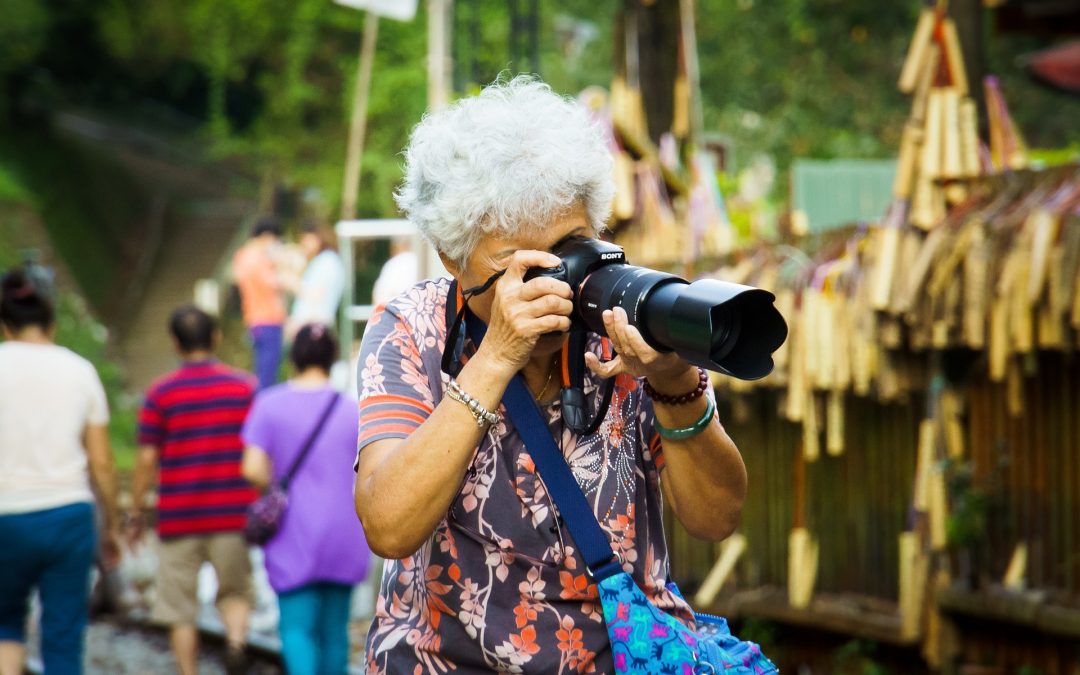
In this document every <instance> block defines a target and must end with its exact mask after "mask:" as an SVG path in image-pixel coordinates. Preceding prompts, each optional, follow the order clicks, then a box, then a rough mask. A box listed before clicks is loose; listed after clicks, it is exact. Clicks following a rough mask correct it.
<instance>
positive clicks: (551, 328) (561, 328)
mask: <svg viewBox="0 0 1080 675" xmlns="http://www.w3.org/2000/svg"><path fill="white" fill-rule="evenodd" d="M526 330H527V331H528V333H529V334H530V335H543V334H545V333H565V332H567V331H569V330H570V317H568V316H559V315H558V314H545V315H544V316H540V317H537V318H535V319H532V320H530V321H529V322H528V323H527V324H526Z"/></svg>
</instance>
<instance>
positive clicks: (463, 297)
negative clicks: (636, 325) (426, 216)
mask: <svg viewBox="0 0 1080 675" xmlns="http://www.w3.org/2000/svg"><path fill="white" fill-rule="evenodd" d="M501 276H502V273H496V274H494V275H492V276H491V277H490V278H489V279H488V280H487V281H485V282H484V283H483V284H481V285H480V286H475V287H473V288H469V289H466V290H464V291H462V290H461V289H460V286H459V284H458V282H457V280H456V279H454V280H452V281H451V282H450V293H449V294H448V296H447V298H446V313H445V314H446V316H445V320H446V347H445V349H444V350H443V355H442V364H441V366H442V370H443V372H444V373H446V374H447V375H449V376H450V377H457V376H458V375H459V374H460V373H461V369H462V367H463V365H464V364H463V363H462V362H461V356H462V352H463V350H464V349H465V337H466V335H471V336H473V337H474V340H473V342H474V344H475V345H477V346H478V345H479V340H478V339H475V338H477V337H482V335H483V329H482V327H481V326H479V325H475V322H479V321H480V319H478V318H477V317H476V316H471V317H470V318H471V319H472V321H473V322H474V325H469V326H467V325H466V323H465V322H466V314H471V312H469V300H470V299H471V298H472V297H473V296H476V295H479V294H481V293H483V292H485V291H486V290H488V289H489V288H490V287H491V286H492V285H493V284H494V283H495V282H496V281H498V279H499V277H501ZM588 341H589V332H588V329H587V328H586V326H585V323H584V322H583V321H582V320H581V319H579V318H578V317H573V318H572V319H571V322H570V335H569V337H568V339H567V341H566V344H564V345H563V350H562V354H561V356H560V361H561V363H562V368H561V370H562V378H561V379H562V385H563V386H562V390H561V391H560V395H559V400H560V403H561V404H562V415H563V423H564V424H565V425H566V426H567V428H569V429H570V430H571V431H573V432H574V433H576V434H578V435H584V436H587V435H590V434H593V433H596V430H597V429H599V428H600V424H601V423H602V422H603V421H604V418H605V417H607V412H608V408H610V407H611V397H612V395H613V394H614V392H615V378H614V377H610V378H608V379H607V381H605V382H604V384H603V385H602V386H603V389H604V391H603V394H602V397H601V402H600V408H599V409H598V410H597V411H596V415H595V416H594V417H593V418H592V419H591V420H590V419H589V416H588V408H589V405H588V400H587V398H586V396H585V370H586V366H585V349H586V348H587V346H588ZM612 355H614V353H613V354H612Z"/></svg>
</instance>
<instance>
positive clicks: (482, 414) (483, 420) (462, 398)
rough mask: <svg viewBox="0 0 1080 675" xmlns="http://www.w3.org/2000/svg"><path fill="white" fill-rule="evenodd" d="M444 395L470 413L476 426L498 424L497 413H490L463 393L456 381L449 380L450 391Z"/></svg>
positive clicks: (499, 419)
mask: <svg viewBox="0 0 1080 675" xmlns="http://www.w3.org/2000/svg"><path fill="white" fill-rule="evenodd" d="M446 395H447V396H449V397H450V398H452V399H453V400H455V401H457V402H458V403H460V404H462V405H464V406H465V407H466V408H468V409H469V412H470V413H472V416H473V417H474V418H475V419H476V426H478V427H482V426H484V425H485V424H498V423H499V422H500V421H501V420H502V417H501V416H500V415H499V413H497V412H491V411H490V410H488V409H487V408H485V407H484V406H482V405H480V401H477V400H476V399H475V398H473V397H472V396H469V395H468V394H467V393H465V390H464V389H462V388H461V385H460V384H458V383H457V380H454V379H451V380H450V389H449V391H447V392H446Z"/></svg>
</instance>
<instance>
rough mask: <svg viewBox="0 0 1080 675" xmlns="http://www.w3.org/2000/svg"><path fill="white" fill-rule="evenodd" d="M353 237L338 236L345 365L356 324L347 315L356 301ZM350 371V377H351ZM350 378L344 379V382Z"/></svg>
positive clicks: (341, 348) (342, 347)
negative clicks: (342, 286)
mask: <svg viewBox="0 0 1080 675" xmlns="http://www.w3.org/2000/svg"><path fill="white" fill-rule="evenodd" d="M353 252H354V251H353V238H352V237H349V236H345V235H341V234H340V233H339V236H338V255H340V256H341V265H342V267H343V268H344V270H345V302H343V303H341V309H340V311H341V321H340V326H341V329H340V331H339V337H340V339H341V344H340V345H339V346H340V350H341V360H342V361H344V362H345V365H346V367H349V368H351V367H352V350H353V335H354V334H355V332H356V326H354V325H353V320H352V317H350V316H349V307H351V306H352V304H353V303H354V302H356V272H355V268H354V265H353ZM351 375H352V374H351V373H350V378H351ZM348 381H351V379H346V382H348Z"/></svg>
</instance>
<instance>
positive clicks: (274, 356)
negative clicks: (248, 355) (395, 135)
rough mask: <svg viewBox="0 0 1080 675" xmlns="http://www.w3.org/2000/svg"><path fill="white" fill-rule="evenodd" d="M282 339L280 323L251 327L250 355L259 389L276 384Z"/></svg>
mask: <svg viewBox="0 0 1080 675" xmlns="http://www.w3.org/2000/svg"><path fill="white" fill-rule="evenodd" d="M282 339H283V328H282V326H281V325H280V324H263V325H261V326H252V327H251V346H252V352H253V354H252V356H253V360H254V362H255V363H254V370H255V377H257V378H258V379H259V391H262V390H263V389H266V388H267V387H269V386H272V385H274V384H277V376H278V368H279V367H280V366H281V343H282Z"/></svg>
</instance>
